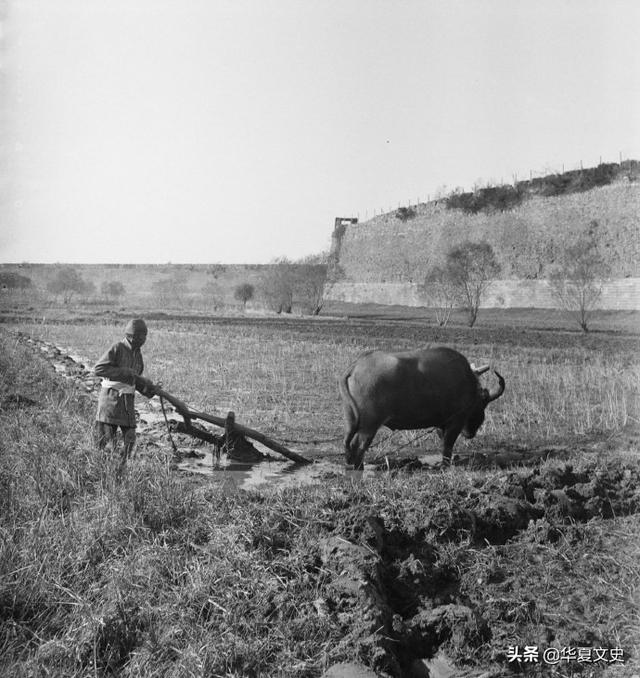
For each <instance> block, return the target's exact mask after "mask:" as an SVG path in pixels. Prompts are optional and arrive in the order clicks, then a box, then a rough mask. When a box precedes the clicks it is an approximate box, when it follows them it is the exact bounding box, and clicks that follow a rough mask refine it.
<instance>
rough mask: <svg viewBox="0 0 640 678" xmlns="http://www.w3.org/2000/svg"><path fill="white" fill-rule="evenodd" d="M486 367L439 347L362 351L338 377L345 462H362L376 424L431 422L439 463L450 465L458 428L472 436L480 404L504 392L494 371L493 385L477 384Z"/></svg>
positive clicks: (398, 426) (395, 426)
mask: <svg viewBox="0 0 640 678" xmlns="http://www.w3.org/2000/svg"><path fill="white" fill-rule="evenodd" d="M488 369H489V367H480V368H475V367H473V366H472V365H470V364H469V362H468V361H467V359H466V358H465V357H464V356H463V355H462V354H460V353H458V352H457V351H454V350H453V349H451V348H446V347H444V346H441V347H438V348H424V349H417V350H414V351H402V352H400V353H386V352H384V351H368V352H367V353H364V354H362V355H361V356H360V357H359V358H358V359H357V360H356V361H355V362H354V363H353V364H352V365H351V366H350V367H349V368H348V369H347V371H346V372H345V374H344V375H343V376H342V377H341V378H340V380H339V382H338V385H339V389H340V396H341V397H342V403H343V406H344V412H345V419H346V435H345V438H344V448H345V457H346V462H347V464H353V466H354V468H356V469H360V468H362V467H363V459H364V453H365V452H366V451H367V449H368V447H369V445H371V441H372V440H373V438H374V436H375V434H376V432H377V431H378V429H379V428H380V427H381V426H387V427H388V428H390V429H392V430H412V429H421V428H431V427H435V428H436V429H438V433H439V434H440V437H441V439H442V458H443V463H444V464H450V463H451V453H452V450H453V445H454V443H455V442H456V440H457V438H458V436H459V435H460V433H462V434H463V435H464V436H465V437H466V438H473V437H474V436H475V434H476V433H477V431H478V429H479V428H480V426H482V423H483V422H484V410H485V407H486V406H487V405H488V404H489V403H490V402H491V401H492V400H495V399H496V398H499V397H500V396H501V395H502V394H503V393H504V379H503V378H502V377H501V376H500V375H499V374H498V373H497V372H495V374H496V376H497V377H498V382H499V386H498V388H497V389H496V390H494V391H489V390H487V389H486V388H483V387H482V385H481V384H480V380H479V378H478V377H479V375H481V374H482V373H483V372H486V371H487V370H488ZM494 371H495V370H494Z"/></svg>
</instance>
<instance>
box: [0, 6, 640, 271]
mask: <svg viewBox="0 0 640 678" xmlns="http://www.w3.org/2000/svg"><path fill="white" fill-rule="evenodd" d="M0 18H1V19H2V23H3V31H2V38H1V39H2V54H1V56H2V71H1V72H0V77H1V80H0V84H1V85H2V88H3V91H2V104H1V111H0V113H1V118H0V119H1V122H2V138H1V139H0V141H1V148H2V157H1V163H0V173H1V175H0V189H1V190H2V195H1V196H0V262H21V261H29V262H45V263H46V262H56V261H58V262H69V263H102V262H113V263H119V262H120V263H128V262H134V263H135V262H139V263H166V262H169V261H170V262H173V263H208V262H221V263H262V262H268V261H269V260H271V259H272V258H274V257H276V256H288V257H290V258H297V257H301V256H303V255H306V254H310V253H317V252H320V251H322V250H326V249H328V247H329V243H330V236H331V231H332V229H333V220H334V217H336V216H344V217H350V216H359V218H360V220H361V221H363V220H365V219H366V218H370V217H371V216H373V214H374V212H378V213H379V212H380V211H381V210H382V211H389V210H391V209H395V208H397V207H398V206H399V205H408V204H411V203H415V202H417V201H418V200H421V201H425V200H426V199H427V198H428V197H431V198H433V197H434V195H435V194H436V193H437V192H438V191H442V190H443V187H444V186H446V187H447V188H448V189H451V188H454V187H457V186H462V187H464V188H466V189H470V188H472V187H473V185H474V184H475V183H477V182H479V183H482V182H488V181H495V182H499V181H502V180H504V181H511V180H512V179H513V177H514V175H515V176H517V177H518V178H526V177H528V176H529V172H530V171H533V172H535V173H538V174H540V173H544V172H547V171H560V170H561V169H562V166H563V165H564V167H565V169H573V168H575V167H577V166H579V165H580V162H581V161H582V162H583V163H584V166H593V165H596V164H597V163H598V162H599V161H600V159H601V158H602V160H603V161H604V162H617V161H618V160H619V159H620V157H621V156H622V157H623V158H635V159H640V56H639V54H640V51H639V50H638V36H639V35H640V1H638V0H526V1H520V0H458V1H456V0H441V1H440V0H0Z"/></svg>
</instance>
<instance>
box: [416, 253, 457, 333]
mask: <svg viewBox="0 0 640 678" xmlns="http://www.w3.org/2000/svg"><path fill="white" fill-rule="evenodd" d="M419 290H420V293H421V294H422V296H423V297H424V298H425V300H426V301H427V303H428V304H429V305H430V306H433V307H434V309H435V312H436V321H437V323H438V325H440V326H441V327H445V326H446V325H447V323H448V322H449V319H450V318H451V313H452V312H453V308H454V306H455V305H456V302H457V298H458V290H457V288H456V285H455V284H454V283H453V282H452V280H451V279H450V276H449V272H448V270H447V268H446V267H443V266H434V267H433V268H432V269H431V270H430V271H429V272H428V273H427V275H426V276H425V279H424V282H423V283H422V284H421V285H420V287H419Z"/></svg>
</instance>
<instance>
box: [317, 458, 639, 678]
mask: <svg viewBox="0 0 640 678" xmlns="http://www.w3.org/2000/svg"><path fill="white" fill-rule="evenodd" d="M639 481H640V465H639V464H638V463H637V462H636V463H629V464H626V465H625V464H623V463H621V462H618V463H616V464H612V463H611V464H609V466H608V467H604V466H602V465H597V464H596V463H595V462H594V463H585V464H582V465H580V467H579V468H576V467H574V466H573V465H571V464H568V463H560V464H556V465H549V466H547V467H545V468H537V469H533V470H525V471H520V472H509V473H504V474H501V475H498V476H493V477H490V478H485V479H478V480H477V481H476V482H475V483H472V484H471V485H470V486H469V485H467V486H466V487H464V489H461V490H460V491H459V492H457V493H455V494H453V495H452V496H450V497H448V498H447V500H446V501H443V499H442V497H440V496H437V495H431V496H426V495H425V496H423V497H420V499H421V500H423V501H425V502H430V505H428V506H427V507H424V506H423V507H422V508H423V511H422V512H421V513H420V515H421V516H422V519H421V520H420V521H415V522H413V521H412V520H410V519H409V517H408V516H406V515H405V516H404V520H403V522H402V523H401V524H395V522H394V520H393V518H391V519H390V518H389V517H386V516H383V515H382V513H381V512H380V510H379V507H371V506H370V505H367V503H366V502H365V501H363V502H362V503H358V504H355V505H354V504H351V506H350V507H348V506H347V505H346V504H344V505H342V504H341V503H340V501H339V500H336V499H335V498H334V499H333V500H332V501H331V510H332V512H333V515H334V516H336V521H337V522H336V523H335V524H334V525H333V533H332V536H330V537H326V538H324V539H322V540H320V542H319V546H318V554H317V556H318V570H319V571H321V572H322V573H323V574H324V576H327V577H329V579H330V584H329V586H328V588H327V590H328V592H329V593H328V595H327V596H326V599H324V600H322V601H320V603H319V604H320V605H321V606H322V608H323V609H324V610H325V611H326V612H327V613H328V614H332V615H335V616H336V617H337V619H338V620H339V622H340V624H341V627H342V632H343V634H344V639H345V642H346V643H348V645H349V646H350V647H353V648H355V652H356V655H355V656H358V657H359V658H361V659H362V660H363V661H364V663H365V664H367V665H368V666H371V667H374V668H375V670H376V671H378V672H379V674H380V675H391V676H420V675H428V674H425V673H424V667H425V666H426V663H427V662H428V660H430V659H431V658H433V657H434V656H435V655H436V654H437V653H438V652H442V651H445V652H449V654H450V655H452V656H453V655H455V656H457V657H458V658H460V657H467V658H469V657H473V656H477V655H478V654H479V653H481V652H482V651H483V650H484V649H485V648H487V647H488V646H489V645H490V641H491V640H492V638H493V639H494V642H495V638H494V635H495V634H496V633H498V631H497V630H496V629H499V628H500V626H499V624H503V623H504V622H505V621H508V620H509V619H511V617H512V616H513V614H514V610H515V611H518V610H519V609H520V608H518V606H517V605H515V606H514V605H513V604H512V603H511V602H509V599H508V598H504V599H496V601H493V602H490V601H489V602H488V603H487V602H485V603H480V600H481V599H482V596H481V595H478V594H477V593H474V594H473V595H470V589H469V582H468V581H467V580H466V579H465V580H464V581H463V579H464V577H463V575H462V574H461V570H462V569H463V568H462V566H463V563H461V562H456V561H455V560H452V558H451V557H450V555H448V554H449V553H450V552H451V549H452V547H453V548H459V545H460V544H463V543H466V544H468V545H469V547H470V548H471V550H472V551H478V550H479V549H483V548H487V549H489V548H495V546H497V545H506V544H507V543H508V542H509V541H510V540H517V541H518V543H519V544H520V545H521V547H522V550H523V551H526V550H527V549H532V550H535V549H537V548H539V547H540V546H541V545H546V546H545V547H544V548H548V545H549V544H553V543H555V542H556V541H558V539H559V537H560V535H562V534H563V530H565V529H567V528H571V529H573V527H576V526H577V525H578V524H579V523H582V522H586V521H589V520H591V519H593V518H599V519H608V518H611V517H614V516H623V515H630V514H635V513H639V512H640V490H639V489H638V487H639V485H640V483H639ZM425 508H426V510H424V509H425ZM340 531H342V533H343V535H344V536H341V535H340V534H339V533H340ZM565 541H566V540H565ZM527 544H530V546H527ZM458 553H459V551H458ZM536 557H537V556H536ZM510 576H511V573H509V572H508V571H507V570H505V569H504V568H501V567H492V568H490V570H489V571H488V572H486V573H483V577H482V578H481V579H482V581H483V586H489V585H500V584H502V583H503V582H505V581H506V580H508V579H509V577H510ZM479 580H480V579H479ZM475 588H476V587H474V590H475ZM522 604H523V605H524V608H522V612H521V614H527V615H531V616H535V615H536V614H539V612H538V611H537V607H536V603H535V601H531V602H530V603H528V602H527V601H524V602H523V603H522ZM501 605H503V606H504V605H507V606H508V609H506V608H505V609H504V610H502V608H501V607H500V606H501ZM500 610H502V611H500ZM519 614H520V613H519ZM505 615H506V617H505ZM545 633H547V634H549V633H550V634H551V635H550V636H549V638H552V637H554V634H553V632H552V631H545ZM500 635H501V633H500ZM596 641H597V638H596V639H592V642H596ZM588 642H590V641H588V640H585V641H584V643H585V644H587V643H588ZM421 672H422V673H421Z"/></svg>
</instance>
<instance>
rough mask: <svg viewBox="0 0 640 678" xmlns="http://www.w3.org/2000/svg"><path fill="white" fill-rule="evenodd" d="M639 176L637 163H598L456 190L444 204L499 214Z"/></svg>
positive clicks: (453, 207)
mask: <svg viewBox="0 0 640 678" xmlns="http://www.w3.org/2000/svg"><path fill="white" fill-rule="evenodd" d="M639 176H640V162H638V161H637V160H625V161H624V162H622V163H620V164H618V163H602V164H600V165H598V166H597V167H591V168H587V169H579V170H571V171H568V172H563V173H561V174H549V175H547V176H544V177H538V178H535V179H529V180H527V181H518V182H516V183H514V184H504V185H501V186H488V187H486V188H479V189H477V190H475V191H471V192H462V191H458V192H454V193H451V194H450V195H449V196H447V197H446V198H445V200H444V202H445V204H446V206H447V208H448V209H460V210H463V211H464V212H466V213H468V214H477V213H478V212H490V211H501V212H502V211H505V210H509V209H513V208H514V207H517V206H518V205H520V204H521V203H522V202H523V201H525V200H527V199H528V198H531V197H533V196H543V197H551V196H558V195H567V194H569V193H579V192H582V191H588V190H590V189H592V188H596V187H598V186H607V185H608V184H611V183H613V182H614V181H616V180H619V179H622V178H625V179H627V180H628V181H637V179H638V177H639ZM397 216H398V215H397ZM403 216H404V215H403ZM399 218H400V217H399ZM403 220H404V219H403Z"/></svg>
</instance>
